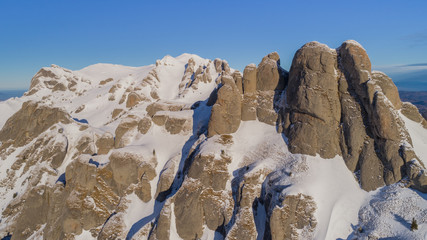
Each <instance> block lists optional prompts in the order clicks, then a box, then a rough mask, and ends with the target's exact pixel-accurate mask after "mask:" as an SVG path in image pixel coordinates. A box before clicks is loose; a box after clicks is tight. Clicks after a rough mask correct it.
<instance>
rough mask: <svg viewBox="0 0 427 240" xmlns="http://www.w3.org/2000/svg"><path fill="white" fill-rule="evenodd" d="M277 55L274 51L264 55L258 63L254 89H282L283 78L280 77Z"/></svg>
mask: <svg viewBox="0 0 427 240" xmlns="http://www.w3.org/2000/svg"><path fill="white" fill-rule="evenodd" d="M277 61H279V55H278V54H277V53H276V52H273V53H270V54H268V55H267V56H265V57H264V58H263V59H262V61H261V63H260V64H258V68H257V77H256V89H257V90H259V91H270V90H276V89H277V90H283V88H284V87H285V86H284V79H280V78H281V74H280V72H279V67H278V62H277Z"/></svg>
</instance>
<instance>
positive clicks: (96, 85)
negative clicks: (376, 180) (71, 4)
mask: <svg viewBox="0 0 427 240" xmlns="http://www.w3.org/2000/svg"><path fill="white" fill-rule="evenodd" d="M190 59H191V60H190ZM191 62H193V63H192V64H194V69H193V72H194V73H192V72H190V73H188V71H187V69H188V66H189V64H190V63H191ZM196 69H202V70H201V71H202V73H200V74H205V75H209V77H210V78H211V79H212V81H208V82H198V83H197V85H196V86H195V85H193V84H196V83H194V79H195V76H194V75H195V72H196ZM43 71H45V72H48V74H47V75H46V74H45V75H43V76H38V75H36V76H35V78H34V79H33V82H34V86H33V88H34V89H36V90H37V91H33V92H31V90H32V89H30V90H29V91H28V92H27V95H25V96H23V97H21V98H14V99H9V100H7V101H5V102H0V112H1V113H2V115H1V116H0V127H3V125H4V124H5V123H6V121H7V120H8V119H9V118H10V117H11V116H12V115H13V114H14V113H16V112H17V111H18V110H19V109H20V108H21V105H22V104H23V103H24V102H27V101H40V102H43V104H44V105H46V106H49V107H59V108H61V109H63V110H64V111H65V112H66V113H67V114H69V117H70V119H74V120H73V121H71V122H70V123H67V124H65V123H56V124H54V125H53V126H51V127H50V128H49V129H48V130H46V131H45V132H43V133H41V134H40V136H37V137H36V138H34V139H32V140H31V142H29V143H27V144H25V145H24V146H20V147H16V148H13V147H10V148H7V149H5V151H4V152H3V155H2V156H3V158H4V159H2V160H0V207H1V209H2V213H3V214H4V212H5V211H6V210H7V209H9V208H10V207H8V206H11V204H17V206H19V204H18V202H19V199H20V198H21V196H25V194H26V192H29V191H30V190H31V188H33V187H40V186H47V187H50V188H52V189H55V188H57V187H58V184H60V183H58V180H59V179H60V176H64V174H65V173H66V170H67V168H68V167H69V166H71V164H73V163H75V162H76V161H83V160H84V161H89V162H90V161H91V162H92V163H90V164H87V166H89V167H88V168H89V169H90V167H92V168H93V166H92V165H91V164H93V162H96V163H97V164H99V166H100V167H99V166H96V169H97V170H96V171H102V169H103V166H108V164H110V161H111V158H110V157H111V156H112V155H113V154H120V153H123V154H131V155H132V156H137V158H138V159H139V160H140V161H141V162H143V163H144V164H148V165H150V166H152V167H153V169H154V171H155V173H156V175H155V176H154V177H153V178H152V179H149V180H148V185H149V186H150V191H149V192H150V193H151V195H150V196H152V197H150V200H149V201H146V202H144V201H143V200H142V199H141V197H140V196H138V195H137V194H136V192H135V191H131V190H129V189H128V190H127V191H125V194H124V195H123V196H121V197H120V200H119V202H118V203H117V208H116V209H115V210H114V212H113V213H109V214H110V217H109V218H108V219H107V220H106V221H105V223H104V224H103V225H100V226H96V227H94V228H93V229H92V230H93V231H89V230H88V229H84V228H83V229H82V230H81V231H80V232H79V233H78V234H77V233H72V234H71V235H69V236H71V237H73V238H74V239H96V236H95V235H96V234H98V233H100V232H102V230H103V229H104V227H105V226H108V224H107V223H108V221H110V218H111V219H112V220H111V221H112V223H111V224H113V223H116V222H117V226H119V227H118V229H119V228H120V229H121V230H117V232H118V234H119V237H120V238H122V239H124V238H126V239H146V238H147V236H148V234H149V233H150V232H151V231H153V229H152V228H153V226H157V225H156V224H159V222H158V221H159V216H160V215H162V214H164V215H168V214H169V215H168V216H170V219H169V220H170V228H169V234H170V235H169V236H170V239H180V238H181V237H180V236H179V234H178V232H179V231H178V229H177V225H178V223H177V222H176V221H177V220H176V216H175V209H176V207H177V206H176V203H174V202H171V201H172V200H171V199H174V198H175V197H176V195H177V194H178V192H179V191H180V189H181V188H182V185H185V184H187V183H188V182H190V183H191V181H193V180H192V179H189V178H188V177H187V176H184V174H185V173H186V171H187V169H185V167H186V164H189V162H188V161H189V159H191V156H192V154H194V155H199V156H202V155H203V156H212V157H213V159H215V160H218V159H224V158H230V159H232V160H231V161H230V162H229V163H227V164H226V165H227V166H226V168H227V169H226V172H227V173H228V176H230V177H229V179H226V187H225V190H224V192H223V193H224V194H230V196H231V195H233V194H235V193H236V192H238V191H241V190H242V188H244V184H242V185H239V184H236V182H240V181H241V182H244V181H246V180H247V179H250V180H251V181H253V182H251V183H248V185H250V184H253V185H254V186H251V187H253V189H251V190H253V192H250V193H249V196H250V197H251V200H253V202H255V200H256V201H258V200H259V199H263V198H264V199H267V197H266V195H267V194H268V193H270V194H272V197H271V199H273V200H272V201H271V203H272V204H276V205H277V206H275V207H277V208H284V206H281V204H282V201H283V199H285V198H286V196H293V195H297V194H304V195H306V196H309V197H311V198H312V199H313V201H314V203H315V211H314V213H313V215H314V218H315V219H316V226H315V228H314V229H312V230H308V229H302V230H301V229H299V230H298V231H299V232H298V233H299V234H300V236H301V237H300V239H304V237H308V238H312V239H319V240H320V239H368V237H369V236H375V237H377V238H382V237H395V238H398V239H427V219H426V217H425V216H426V215H427V212H426V211H427V200H426V199H427V194H423V193H421V192H418V191H415V190H413V189H410V188H406V187H404V185H403V184H402V183H396V184H393V185H390V186H386V187H382V188H380V189H377V190H376V191H373V192H366V191H364V190H362V189H361V188H360V186H359V184H358V182H357V178H356V176H354V174H353V173H352V172H350V171H349V170H348V168H347V167H346V165H345V162H344V160H343V158H342V157H341V156H335V157H334V158H331V159H323V158H321V157H320V156H307V155H302V154H292V153H291V152H290V151H289V150H288V147H287V139H286V137H285V136H284V135H283V134H279V133H277V129H276V126H272V125H268V124H265V123H262V122H259V121H258V120H255V121H242V122H241V123H240V126H239V129H238V130H237V131H236V132H235V133H233V134H230V135H229V136H225V137H224V136H213V137H210V138H207V137H206V136H205V133H206V129H207V126H208V122H209V118H210V114H211V108H212V106H208V104H207V102H208V98H209V96H210V95H211V93H212V91H213V90H214V89H215V88H217V87H218V84H219V81H218V80H219V76H220V73H219V72H217V71H216V69H215V65H214V62H213V61H211V60H209V59H203V58H201V57H199V56H197V55H192V54H182V55H180V56H178V57H176V58H174V57H171V56H165V57H164V58H163V59H161V60H157V61H156V64H152V65H149V66H142V67H127V66H121V65H113V64H95V65H92V66H88V67H86V68H83V69H81V70H78V71H71V70H68V69H64V68H61V67H58V66H54V65H53V66H52V67H48V68H43ZM231 72H234V70H233V69H231ZM52 81H54V83H52ZM62 86H65V90H64V89H63V87H62ZM58 89H60V90H58ZM61 89H62V90H61ZM30 93H31V94H30ZM131 94H135V95H137V96H138V98H137V100H138V101H137V102H136V103H135V104H133V103H132V101H130V99H131V97H130V96H131ZM153 103H157V104H159V105H161V107H160V108H159V109H157V110H156V112H155V113H154V115H153V116H148V115H149V114H148V112H149V108H148V106H153V105H152V104H153ZM196 103H197V104H196ZM176 106H178V108H177V109H173V108H174V107H176ZM117 112H118V114H116V116H113V113H117ZM165 116H166V117H165ZM155 117H158V118H157V119H156V118H155ZM400 117H401V118H402V119H403V120H404V121H405V124H406V128H407V129H408V132H409V134H410V135H411V138H412V140H413V142H414V149H415V152H416V153H417V154H418V157H419V158H420V159H421V161H423V163H424V164H425V165H426V166H427V150H426V149H427V138H426V136H427V130H425V129H424V128H423V127H422V126H421V125H420V124H419V123H415V122H413V121H411V120H409V119H407V118H406V117H405V116H403V115H401V116H400ZM143 118H147V119H150V125H149V126H148V129H147V131H146V132H144V133H142V132H141V130H140V129H139V128H140V126H139V123H137V124H136V126H130V127H129V129H126V130H127V131H126V133H125V134H124V135H123V138H126V141H127V142H126V144H124V146H120V147H118V146H115V147H113V149H111V151H109V152H108V153H107V154H99V155H98V154H97V148H99V147H98V146H97V141H98V140H99V139H101V137H102V136H104V135H106V134H111V136H114V139H116V138H118V135H119V131H118V130H117V129H118V127H119V126H123V125H125V127H127V125H126V124H128V125H131V124H130V123H131V121H132V119H138V121H140V119H143ZM163 118H165V119H173V120H174V121H176V122H172V123H170V126H169V128H168V127H166V123H165V122H164V121H167V120H164V121H163ZM155 119H156V120H155ZM180 120H183V121H186V124H188V125H189V129H185V127H183V130H181V131H178V133H174V134H172V133H171V129H170V128H174V127H176V126H177V125H179V124H178V123H179V122H180ZM155 121H158V122H155ZM162 121H163V123H159V122H162ZM177 122H178V123H177ZM59 133H60V134H59ZM43 139H49V144H50V145H53V144H56V143H59V144H63V145H64V146H65V148H66V149H67V151H66V156H65V157H64V160H63V162H62V163H61V164H60V165H59V166H57V167H55V168H53V167H52V166H51V165H50V163H49V162H47V161H44V160H43V159H38V160H37V161H35V163H34V164H32V165H31V166H30V164H29V163H26V162H24V163H23V164H22V166H19V168H18V167H16V171H14V172H13V175H12V174H11V173H10V172H9V169H11V168H12V166H13V165H14V164H15V163H16V162H17V161H18V160H19V159H22V158H21V157H22V156H21V155H22V153H23V152H24V151H25V150H26V149H28V148H31V147H32V146H33V145H35V143H36V142H37V141H41V140H43ZM82 139H86V140H87V139H89V140H87V141H89V143H88V144H87V146H86V145H85V150H81V149H80V148H83V147H81V146H82V144H81V143H82ZM224 141H225V142H224ZM227 141H230V142H227ZM1 144H3V143H1ZM0 147H1V145H0ZM42 148H47V149H49V146H47V147H46V146H43V147H41V149H40V151H42ZM0 150H1V149H0ZM84 151H86V152H84ZM83 152H84V153H83ZM80 155H81V157H79V156H80ZM193 158H194V156H193ZM82 159H83V160H82ZM89 159H90V160H89ZM27 164H28V165H27ZM87 166H86V167H87ZM187 167H188V166H187ZM26 168H28V169H26ZM168 171H169V172H168ZM164 172H168V174H171V183H170V189H168V190H170V192H169V193H168V194H169V195H168V200H166V201H162V202H160V201H158V199H157V200H156V198H155V197H154V196H155V195H156V193H157V190H158V188H159V186H160V182H161V179H160V178H161V176H162V174H163V173H164ZM144 174H145V173H144ZM144 174H143V175H142V176H141V177H140V178H141V179H142V178H143V176H144ZM36 175H37V176H38V175H40V178H39V179H38V180H37V182H36V183H35V184H34V186H33V185H32V182H31V180H30V179H31V178H32V177H33V176H36ZM183 176H184V177H183ZM252 178H253V179H252ZM254 179H255V180H254ZM111 181H112V180H111ZM248 182H250V181H248ZM254 182H255V183H254ZM64 185H65V183H64ZM131 187H135V185H132V184H131ZM15 193H16V194H15ZM88 197H90V196H88ZM233 197H234V195H233ZM89 199H90V198H89ZM231 199H232V200H233V201H237V200H236V199H234V198H231ZM254 199H255V200H254ZM91 201H92V202H91V204H93V205H95V206H97V204H99V203H95V201H94V200H93V198H92V200H91ZM227 201H228V200H227ZM257 203H259V205H258V207H256V208H255V207H252V208H251V209H250V210H251V211H253V212H251V213H250V214H249V218H250V219H252V220H253V222H254V225H255V229H252V230H254V231H255V232H256V233H257V234H258V236H257V239H262V237H263V235H262V234H264V232H265V231H267V229H269V226H267V222H268V221H267V218H268V216H267V215H268V209H265V208H267V205H265V204H266V202H263V201H259V202H257ZM225 205H227V207H230V208H231V209H232V211H231V212H232V216H231V217H230V219H229V222H228V223H225V226H224V228H225V231H226V233H227V234H232V233H233V231H236V228H237V226H238V224H240V223H239V221H240V220H241V219H244V217H243V216H244V214H245V213H244V212H243V210H242V209H240V206H237V205H234V203H233V202H232V201H228V202H227V204H225ZM270 207H271V206H270ZM273 207H274V206H273ZM94 208H96V207H94ZM239 211H241V212H239ZM17 216H18V214H16V213H12V214H9V215H7V216H5V217H2V219H1V222H0V237H2V236H4V235H5V234H6V233H7V232H8V231H9V230H10V229H9V223H11V224H12V223H13V222H14V221H15V220H16V218H17ZM240 218H241V219H240ZM412 218H416V219H417V220H418V222H419V229H420V230H419V231H417V232H411V231H410V230H409V228H408V224H409V223H410V221H411V219H412ZM242 221H243V220H242ZM46 227H49V226H46V224H45V225H40V226H39V228H38V230H37V231H35V232H33V233H32V234H31V237H30V238H33V239H43V234H44V231H45V229H46ZM93 232H96V234H92V233H93ZM198 237H200V238H201V239H206V240H207V239H222V238H223V236H222V235H221V234H219V233H218V232H215V231H213V230H211V229H209V228H208V227H207V226H206V225H204V226H203V235H202V236H198Z"/></svg>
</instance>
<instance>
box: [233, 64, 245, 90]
mask: <svg viewBox="0 0 427 240" xmlns="http://www.w3.org/2000/svg"><path fill="white" fill-rule="evenodd" d="M232 76H233V79H234V82H235V83H236V86H237V89H239V92H240V94H243V78H242V74H241V73H240V72H239V71H237V70H236V71H234V72H233V74H232Z"/></svg>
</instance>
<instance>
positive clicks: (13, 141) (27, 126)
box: [0, 102, 71, 150]
mask: <svg viewBox="0 0 427 240" xmlns="http://www.w3.org/2000/svg"><path fill="white" fill-rule="evenodd" d="M59 122H61V123H64V124H66V123H69V122H71V119H70V116H69V115H68V114H67V113H66V112H65V111H63V110H62V109H59V108H51V107H48V106H46V105H43V104H41V103H37V102H25V103H23V104H22V108H21V109H20V110H19V111H18V112H16V113H15V114H14V115H13V116H12V117H10V118H9V119H8V120H7V122H6V123H5V124H4V126H3V128H2V129H1V130H0V142H2V143H3V144H2V146H1V147H2V148H4V147H5V146H6V145H13V146H15V147H21V146H23V145H25V144H27V143H29V142H30V141H31V140H33V139H34V138H35V137H37V136H38V135H39V134H41V133H42V132H44V131H46V130H47V129H49V128H50V127H51V126H53V125H54V124H56V123H59ZM0 150H1V149H0Z"/></svg>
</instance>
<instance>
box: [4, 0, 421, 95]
mask: <svg viewBox="0 0 427 240" xmlns="http://www.w3.org/2000/svg"><path fill="white" fill-rule="evenodd" d="M426 9H427V2H425V1H422V0H416V1H410V2H402V1H396V0H391V1H367V0H364V1H358V2H357V3H356V2H343V1H329V2H328V3H325V2H319V1H304V2H301V1H300V2H296V1H278V0H273V1H269V2H268V3H266V2H261V1H244V2H243V1H232V2H227V1H211V2H207V1H203V2H202V1H186V2H182V1H180V2H176V1H160V2H155V1H152V2H148V3H147V2H142V1H136V0H130V1H82V0H77V1H72V2H63V1H61V2H54V1H37V2H36V1H29V0H27V1H2V2H0V32H1V36H2V37H1V38H0V89H26V88H28V87H29V84H30V80H31V78H32V76H33V75H34V74H35V73H36V72H37V71H38V70H39V69H40V68H42V67H44V66H50V65H51V64H56V65H59V66H62V67H65V68H68V69H71V70H78V69H81V68H84V67H86V66H88V65H92V64H96V63H113V64H121V65H128V66H142V65H149V64H153V63H155V60H156V59H161V58H162V57H163V56H165V55H172V56H178V55H180V54H182V53H193V54H197V55H199V56H201V57H204V58H210V59H214V58H222V59H226V60H227V61H228V62H229V63H230V66H231V67H233V68H237V69H240V70H243V68H244V67H245V66H246V65H247V64H249V63H255V64H258V63H259V61H260V60H261V58H262V57H263V56H264V55H266V54H267V53H269V52H273V51H277V52H278V53H279V55H280V56H281V64H282V66H283V67H284V68H285V69H289V67H290V65H291V62H292V58H293V55H294V54H295V51H296V50H298V49H299V48H300V47H301V46H302V45H303V44H305V43H307V42H310V41H319V42H322V43H325V44H327V45H328V46H330V47H332V48H336V47H338V46H339V45H340V44H341V43H342V42H343V41H345V40H348V39H354V40H356V41H358V42H359V43H361V44H362V45H363V46H364V48H365V49H366V50H367V52H368V54H369V56H370V59H371V61H372V64H373V69H378V70H381V71H384V72H386V73H387V74H389V75H390V76H391V77H392V78H393V80H394V81H395V82H396V84H397V85H398V86H399V88H400V89H402V90H414V89H415V90H427V64H425V63H427V55H426V53H427V27H426V23H427V15H426V14H425V10H426ZM410 84H412V85H410ZM408 86H413V87H410V88H411V89H409V88H408ZM405 87H407V88H408V89H404V88H405Z"/></svg>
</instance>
